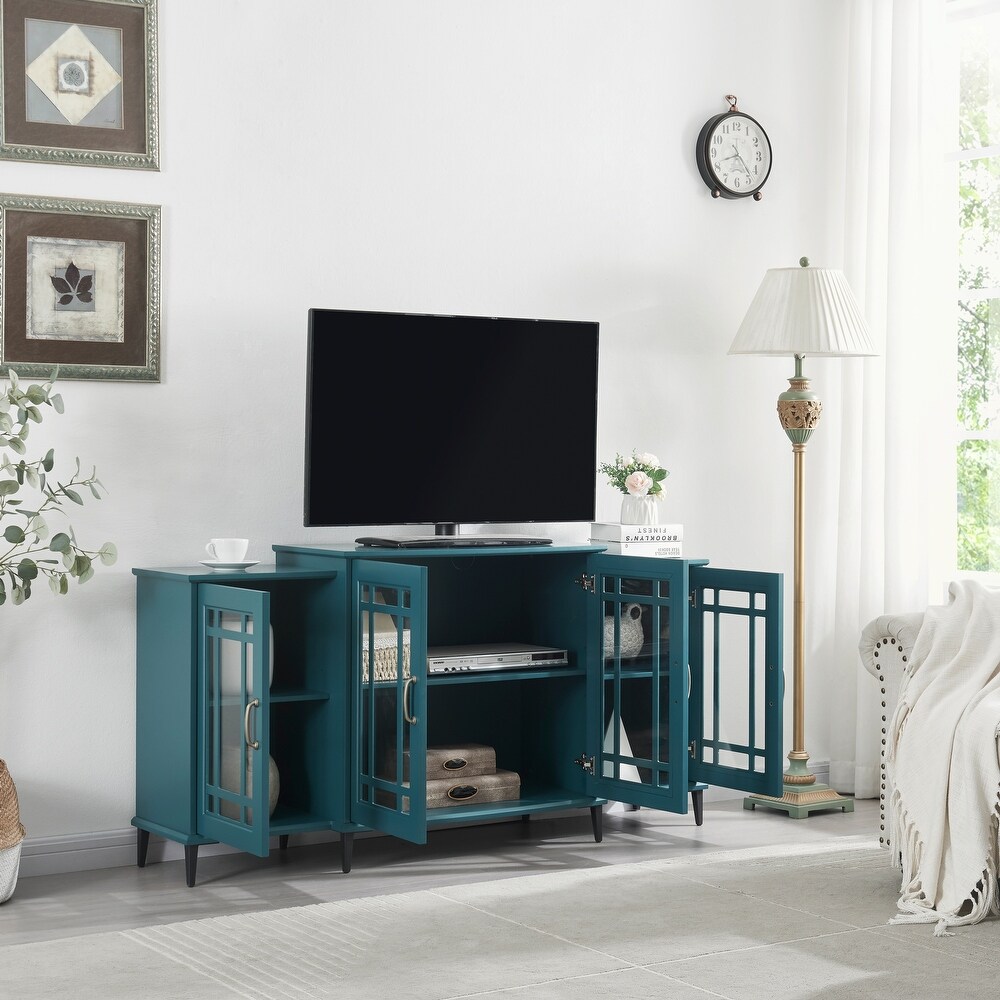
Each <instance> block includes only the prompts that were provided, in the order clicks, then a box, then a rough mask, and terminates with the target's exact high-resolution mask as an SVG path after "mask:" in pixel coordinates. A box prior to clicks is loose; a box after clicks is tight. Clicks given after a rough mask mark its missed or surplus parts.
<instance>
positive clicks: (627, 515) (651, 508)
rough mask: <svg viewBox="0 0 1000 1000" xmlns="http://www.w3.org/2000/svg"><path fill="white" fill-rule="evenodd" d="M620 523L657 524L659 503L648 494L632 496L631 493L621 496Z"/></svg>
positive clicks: (658, 520)
mask: <svg viewBox="0 0 1000 1000" xmlns="http://www.w3.org/2000/svg"><path fill="white" fill-rule="evenodd" d="M621 517H622V524H659V523H660V511H659V504H658V502H657V500H656V498H655V497H651V496H649V495H648V494H647V495H646V496H644V497H634V496H632V494H631V493H628V494H626V495H625V496H623V497H622V515H621Z"/></svg>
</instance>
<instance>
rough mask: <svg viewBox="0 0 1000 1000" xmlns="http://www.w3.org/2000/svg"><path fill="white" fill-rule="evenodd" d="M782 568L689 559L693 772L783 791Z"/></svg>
mask: <svg viewBox="0 0 1000 1000" xmlns="http://www.w3.org/2000/svg"><path fill="white" fill-rule="evenodd" d="M781 587H782V576H781V574H780V573H751V572H746V571H743V570H727V569H714V568H712V567H708V566H692V567H691V596H692V601H691V610H690V615H691V638H690V647H691V649H690V652H691V675H692V689H691V720H690V733H691V740H692V748H693V752H692V761H691V777H692V778H693V779H694V780H695V781H704V782H707V783H709V784H712V785H723V786H725V787H727V788H736V789H739V790H740V791H744V792H755V793H757V794H761V795H774V796H778V797H779V798H780V796H781V794H782V787H781V783H782V768H783V767H784V756H783V739H784V734H783V731H782V693H783V680H782V665H781V638H782V636H781V628H782V625H781V598H782V592H781Z"/></svg>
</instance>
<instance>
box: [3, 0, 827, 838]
mask: <svg viewBox="0 0 1000 1000" xmlns="http://www.w3.org/2000/svg"><path fill="white" fill-rule="evenodd" d="M189 6H190V9H188V8H189ZM846 6H847V5H844V4H842V3H838V2H837V0H814V2H812V3H809V4H804V3H801V2H798V0H771V2H769V3H768V4H767V7H766V12H764V11H762V5H761V4H752V5H747V4H744V3H735V2H729V0H712V2H702V3H697V4H681V3H664V2H662V0H625V2H610V0H605V2H598V0H507V2H505V3H502V4H500V3H485V2H479V0H423V2H421V3H412V2H406V0H374V2H366V3H363V4H361V3H348V2H346V0H324V2H318V0H315V2H311V3H306V2H304V0H300V2H298V3H294V4H284V5H276V4H274V3H273V2H272V0H266V2H265V0H244V2H242V3H240V4H238V5H233V4H212V3H203V4H198V5H188V4H166V3H165V4H162V6H161V12H160V31H161V35H160V39H161V45H160V90H161V139H162V150H163V159H162V170H161V171H160V172H159V173H148V172H133V171H121V170H106V169H91V168H83V167H63V166H54V165H34V164H24V163H10V162H5V163H3V164H0V190H4V191H7V192H15V193H27V194H46V195H56V196H68V197H90V198H107V199H123V200H131V201H145V202H153V203H157V204H161V205H162V206H163V313H162V329H163V355H162V362H163V364H162V369H163V380H162V383H161V384H159V385H128V384H112V383H101V382H72V383H71V382H64V383H63V384H62V387H61V388H62V392H63V395H64V396H65V399H66V404H67V414H66V416H65V417H64V418H62V419H59V418H54V419H50V420H49V421H48V422H47V424H46V425H44V426H43V427H42V428H41V429H40V433H38V434H37V435H36V437H35V438H34V439H33V440H34V442H35V444H36V445H40V444H42V443H43V441H44V442H45V443H46V444H53V445H55V447H56V453H57V456H58V457H59V458H60V459H61V460H62V462H63V464H64V465H65V464H66V463H71V461H72V458H73V456H74V455H77V454H79V455H80V456H81V457H82V458H83V460H84V462H85V463H95V464H96V465H97V467H98V472H99V474H100V476H101V478H102V479H103V481H104V482H105V483H106V485H107V487H108V489H109V491H110V495H109V497H108V498H107V500H105V501H103V502H102V503H100V504H88V505H87V507H86V508H84V509H81V510H74V512H73V518H72V523H73V525H74V526H75V528H76V530H77V533H78V535H79V536H80V538H81V540H82V541H84V542H93V543H94V544H95V545H96V544H99V543H100V542H102V541H104V540H105V539H111V540H113V541H115V542H116V544H117V545H118V548H119V551H120V553H121V560H120V563H119V565H118V566H117V567H115V568H114V569H113V570H110V571H108V570H104V571H102V572H100V573H99V574H98V576H97V578H96V579H95V580H93V581H92V582H91V583H89V584H87V585H86V586H85V587H83V588H82V589H79V590H74V592H73V593H72V594H71V595H70V596H69V597H68V598H64V599H56V598H54V597H52V596H51V595H50V594H49V593H48V590H47V588H39V592H38V593H37V595H36V596H35V597H34V598H32V600H31V601H30V602H29V603H28V604H27V605H24V606H22V607H20V608H12V607H10V606H5V607H3V608H2V609H0V635H2V637H3V643H2V653H3V655H2V667H0V756H3V757H4V758H6V760H7V762H8V764H9V766H10V769H11V772H12V774H13V775H14V778H15V781H16V782H17V785H18V790H19V794H20V801H21V808H22V813H23V820H24V823H25V825H26V827H27V828H28V832H29V836H33V837H50V836H58V835H63V834H73V833H82V832H87V831H100V830H116V829H120V828H122V827H125V826H127V824H128V821H129V819H130V817H131V815H132V811H133V784H132V783H133V762H132V756H133V725H134V711H133V697H134V680H133V669H134V666H133V642H134V629H133V610H134V600H133V579H132V577H131V575H130V572H129V570H130V567H132V566H135V565H177V564H184V563H191V562H194V561H195V560H196V559H197V558H199V557H200V555H201V553H202V546H203V544H204V541H205V540H206V539H207V538H208V537H209V536H211V535H216V534H240V535H247V536H249V537H250V538H251V539H252V540H253V541H252V550H251V555H253V556H255V557H266V556H267V554H268V551H269V546H270V544H271V543H272V542H275V541H284V542H291V541H307V542H312V541H316V542H319V541H328V540H330V539H332V538H334V537H338V536H337V535H336V533H335V532H331V531H325V530H324V531H320V530H306V529H304V528H303V527H302V525H301V508H302V497H301V480H302V444H301V438H302V425H303V404H302V387H303V382H304V377H303V373H304V364H305V353H304V348H305V324H306V309H307V308H308V307H310V306H338V307H346V308H368V309H390V310H391V309H407V310H414V311H441V312H461V313H489V314H495V315H496V314H499V315H514V316H544V317H553V318H581V319H596V320H599V321H600V323H601V337H602V355H601V362H602V380H601V400H600V405H601V415H600V425H601V441H600V446H601V454H602V456H606V457H610V456H613V454H614V453H615V452H616V451H629V450H631V448H632V447H633V446H635V447H638V448H639V449H640V450H649V451H653V452H655V453H657V454H658V455H659V456H660V457H661V459H662V460H663V461H664V463H665V464H666V465H667V467H668V468H669V469H670V470H671V476H670V478H669V480H668V481H667V499H666V501H665V508H664V511H665V513H666V514H667V515H668V516H669V518H671V519H676V520H679V521H683V522H684V523H685V525H686V529H687V538H686V549H687V552H688V553H689V554H690V555H691V556H696V555H703V556H706V557H708V558H710V559H711V560H712V562H713V563H714V564H716V565H732V566H743V567H753V568H759V569H766V570H784V571H786V572H789V574H790V568H791V554H790V534H791V531H790V515H791V459H790V453H789V448H788V444H787V442H786V440H785V437H784V435H783V434H782V432H781V430H780V428H779V426H778V424H777V420H776V418H775V416H774V399H775V397H776V395H777V393H778V392H779V391H781V390H782V389H783V388H784V386H785V381H784V380H785V378H786V377H787V376H788V375H789V374H790V373H791V372H790V367H791V362H790V361H788V362H785V361H783V360H771V359H757V358H729V357H727V355H726V350H727V349H728V346H729V343H730V341H731V339H732V337H733V335H734V333H735V330H736V327H737V326H738V324H739V321H740V319H741V318H742V316H743V313H744V311H745V309H746V307H747V305H748V304H749V302H750V299H751V298H752V296H753V293H754V291H755V289H756V287H757V284H758V283H759V281H760V279H761V277H762V276H763V272H764V270H765V269H766V268H767V267H769V266H785V265H790V264H794V263H795V261H796V260H797V259H798V258H799V257H800V256H801V255H802V254H808V255H809V256H810V257H812V258H813V260H814V261H816V262H817V263H826V264H830V265H835V266H837V265H839V264H840V259H839V249H840V233H841V221H840V220H841V217H842V213H841V200H840V199H841V198H842V188H843V178H842V166H843V163H844V156H843V124H842V122H843V93H844V90H845V80H844V53H845V46H846V16H847V12H846V9H845V8H846ZM733 91H735V92H736V93H737V94H738V95H739V98H740V104H741V108H742V109H743V110H745V111H747V112H748V113H750V114H752V115H754V116H755V117H757V118H759V120H760V121H761V123H762V124H763V125H764V127H765V128H766V129H767V130H768V132H769V134H770V136H771V139H772V143H773V145H774V169H773V172H772V174H771V178H770V180H769V182H768V184H767V186H766V188H765V193H764V199H763V201H761V202H760V203H755V202H752V201H741V202H736V203H734V202H722V201H714V200H713V199H712V198H711V197H710V196H709V194H708V191H707V189H706V188H705V186H704V185H703V183H702V181H701V180H700V178H699V176H698V173H697V169H696V166H695V161H694V143H695V138H696V136H697V134H698V131H699V128H700V127H701V125H702V124H703V122H704V121H705V120H706V119H707V118H708V117H710V116H711V115H713V114H715V113H718V112H721V111H723V110H725V104H724V101H723V95H724V94H725V93H729V92H733ZM374 363H375V364H377V363H378V362H377V359H376V360H375V361H374ZM354 374H355V373H352V372H349V371H342V372H337V371H334V372H331V373H330V383H331V389H332V390H333V391H335V389H336V385H337V383H338V382H339V381H340V380H343V379H350V378H352V377H354ZM813 374H814V376H815V378H816V380H817V383H818V384H819V385H821V383H822V379H823V365H822V364H818V365H817V366H816V367H815V369H814V371H813ZM831 446H832V442H831ZM823 448H824V442H823V437H822V434H819V435H817V437H816V439H815V441H814V444H813V445H811V450H815V451H819V450H820V449H823ZM374 461H375V462H376V464H377V461H378V456H376V457H375V459H374ZM352 488H354V486H353V484H352V482H351V481H350V480H348V479H345V482H344V489H352ZM598 515H599V517H601V518H603V519H614V518H615V517H616V515H617V499H616V497H615V495H614V494H613V493H612V492H611V490H610V488H608V487H604V486H602V488H601V490H600V493H599V507H598ZM556 534H557V536H558V537H560V538H562V537H584V536H585V530H584V529H573V530H569V529H556ZM341 537H345V536H343V535H342V536H341ZM351 537H353V534H352V535H351ZM789 596H790V595H789ZM788 608H789V618H790V600H789V604H788ZM177 668H178V669H179V670H183V669H185V667H184V665H183V664H178V665H177ZM833 682H834V681H833V680H832V679H831V680H829V681H827V680H826V679H824V678H823V677H822V676H819V677H817V678H816V679H814V680H813V681H811V683H812V685H813V687H812V689H811V691H810V696H809V701H810V705H811V706H815V707H814V708H813V709H812V710H811V714H813V713H814V714H816V715H817V719H816V720H815V721H816V723H817V724H816V725H812V723H811V724H810V749H811V750H812V752H813V755H814V757H815V758H817V759H823V757H824V746H823V740H824V734H823V729H822V726H823V725H824V724H825V723H824V721H823V720H822V719H820V718H819V716H820V715H821V713H820V711H819V709H820V707H821V705H822V690H823V685H824V684H825V683H833ZM788 714H789V716H790V714H791V713H790V702H789V711H788Z"/></svg>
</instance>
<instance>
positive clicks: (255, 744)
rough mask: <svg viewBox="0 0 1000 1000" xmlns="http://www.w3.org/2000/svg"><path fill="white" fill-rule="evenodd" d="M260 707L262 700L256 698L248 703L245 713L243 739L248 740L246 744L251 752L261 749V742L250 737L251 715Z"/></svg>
mask: <svg viewBox="0 0 1000 1000" xmlns="http://www.w3.org/2000/svg"><path fill="white" fill-rule="evenodd" d="M259 705H260V699H259V698H254V700H253V701H250V702H247V709H246V711H245V712H244V713H243V739H244V740H246V744H247V746H248V747H250V749H251V750H259V749H260V742H259V741H258V740H255V739H254V738H253V736H251V735H250V713H251V712H252V711H253V710H254V709H255V708H257V707H258V706H259Z"/></svg>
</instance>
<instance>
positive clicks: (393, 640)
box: [361, 616, 410, 684]
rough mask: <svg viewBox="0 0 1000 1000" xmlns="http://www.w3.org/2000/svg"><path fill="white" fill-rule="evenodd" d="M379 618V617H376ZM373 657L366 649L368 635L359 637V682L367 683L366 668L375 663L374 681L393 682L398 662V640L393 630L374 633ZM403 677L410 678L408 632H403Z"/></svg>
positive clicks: (364, 634) (405, 630) (406, 630)
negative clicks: (372, 662)
mask: <svg viewBox="0 0 1000 1000" xmlns="http://www.w3.org/2000/svg"><path fill="white" fill-rule="evenodd" d="M376 617H381V616H376ZM374 640H375V641H374V646H375V649H374V656H372V655H371V652H372V651H370V650H369V648H368V645H369V644H368V633H367V632H365V633H363V634H362V636H361V680H362V681H363V682H364V683H365V684H367V683H368V666H369V664H370V663H371V661H372V660H373V659H374V661H375V680H377V681H394V680H395V679H396V676H397V672H398V671H397V665H398V662H399V656H398V652H399V649H398V646H399V640H398V638H397V633H396V630H395V628H393V630H392V631H391V632H375V633H374ZM403 676H404V677H409V676H410V631H409V629H404V630H403Z"/></svg>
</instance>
